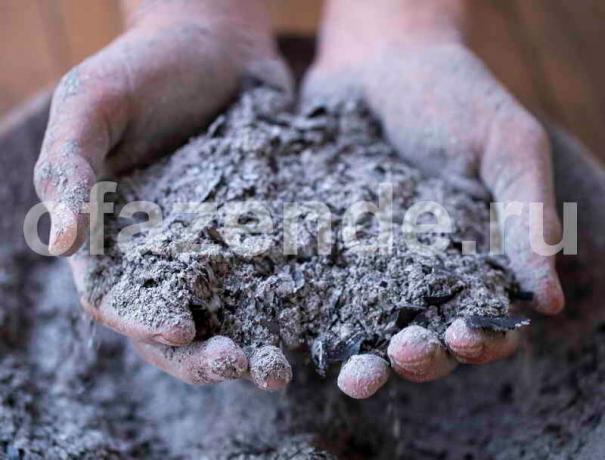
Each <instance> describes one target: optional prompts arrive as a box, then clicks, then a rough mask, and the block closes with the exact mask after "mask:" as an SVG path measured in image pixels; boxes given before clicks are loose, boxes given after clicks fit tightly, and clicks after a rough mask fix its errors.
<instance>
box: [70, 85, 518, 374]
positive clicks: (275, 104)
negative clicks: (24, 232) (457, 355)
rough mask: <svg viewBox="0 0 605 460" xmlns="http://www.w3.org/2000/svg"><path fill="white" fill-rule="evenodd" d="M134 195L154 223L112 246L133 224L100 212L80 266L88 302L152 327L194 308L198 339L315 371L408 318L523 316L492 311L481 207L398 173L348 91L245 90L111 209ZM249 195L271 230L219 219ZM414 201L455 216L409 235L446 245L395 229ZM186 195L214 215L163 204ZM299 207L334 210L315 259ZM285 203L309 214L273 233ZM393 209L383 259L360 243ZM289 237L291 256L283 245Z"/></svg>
mask: <svg viewBox="0 0 605 460" xmlns="http://www.w3.org/2000/svg"><path fill="white" fill-rule="evenodd" d="M385 184H389V185H385ZM389 186H390V187H391V188H390V190H392V209H383V208H381V210H380V211H379V213H378V217H377V216H375V215H374V216H372V215H370V214H365V215H363V216H362V218H361V219H359V220H358V221H357V224H358V225H357V232H356V236H357V239H356V240H355V241H354V243H353V244H351V243H350V242H346V241H345V240H344V239H343V235H342V231H341V230H342V227H343V215H344V214H345V212H346V211H347V209H349V208H350V207H351V205H353V204H355V203H361V202H370V203H374V204H375V205H376V206H379V205H380V203H381V202H382V200H383V199H386V195H387V194H388V193H390V192H389V191H388V190H389V188H388V187H389ZM381 195H382V196H381ZM137 200H145V201H152V202H154V203H156V204H157V205H159V206H160V208H161V209H162V212H163V218H164V219H163V222H162V224H161V225H159V226H156V227H154V228H152V229H145V230H143V231H140V232H139V233H137V234H136V235H135V237H134V238H132V239H130V240H128V241H127V242H125V243H124V244H123V249H124V250H123V251H121V250H120V249H119V248H118V246H117V244H116V234H117V233H118V231H119V230H120V229H122V228H124V227H125V225H129V224H132V223H133V220H129V221H126V220H124V219H117V218H115V217H114V216H106V229H105V231H106V241H107V246H106V255H105V256H98V257H93V258H89V257H88V256H87V255H86V251H87V249H84V250H82V251H80V253H79V255H78V257H83V258H86V259H88V273H87V277H86V280H87V281H86V291H87V294H88V296H89V299H88V300H89V301H90V302H91V303H92V304H93V305H97V304H99V302H100V301H101V299H103V298H104V297H106V296H108V295H109V299H110V300H109V301H110V302H111V305H112V306H113V307H114V308H115V309H116V310H117V311H118V313H119V314H120V315H123V316H124V317H126V318H137V319H139V320H143V321H144V322H146V323H148V324H150V325H155V326H157V325H159V324H166V323H177V322H179V321H181V320H183V319H184V318H190V315H193V317H194V319H195V320H196V327H197V334H198V337H199V338H202V337H208V336H212V335H217V334H219V335H223V336H227V337H230V338H232V339H233V340H234V341H235V342H236V343H237V344H239V345H242V346H244V348H247V349H248V351H249V352H252V350H254V349H256V348H258V347H259V346H261V345H268V344H269V345H278V344H280V343H281V344H284V345H285V346H286V347H288V348H291V349H295V348H300V347H307V348H309V349H310V350H311V352H312V355H313V358H314V361H315V364H316V367H317V368H318V370H320V371H321V372H323V371H325V369H326V368H327V367H328V365H329V364H330V362H333V361H341V360H345V359H346V358H348V357H349V356H351V355H352V354H355V353H359V352H373V353H377V354H379V355H381V356H383V357H384V356H386V348H387V345H388V341H389V339H390V337H391V336H392V335H394V334H395V333H397V332H398V331H399V330H400V329H401V328H402V327H403V326H405V325H407V324H410V323H415V324H421V325H423V326H425V327H427V328H429V329H431V330H433V331H435V332H437V333H438V335H439V337H440V338H443V333H444V331H445V329H446V328H447V326H448V325H449V324H451V323H452V322H453V321H454V320H455V319H456V318H458V317H464V318H467V320H468V323H469V324H471V325H473V324H475V325H478V326H477V327H491V328H495V329H500V330H506V329H511V328H514V327H517V326H518V325H519V324H521V323H520V322H519V321H516V320H505V319H504V318H506V317H507V316H508V313H509V305H510V301H511V296H512V295H513V294H514V292H515V289H516V288H515V283H514V280H513V277H512V275H511V272H510V271H509V269H508V268H507V261H506V259H505V258H502V257H495V256H492V255H489V254H487V249H488V245H489V241H488V233H489V207H488V204H487V203H486V202H484V201H481V200H479V199H477V198H473V197H471V196H469V195H466V194H464V193H461V192H457V191H455V190H453V189H452V188H450V187H449V186H448V185H446V184H445V183H444V182H443V181H442V180H439V179H435V178H426V177H423V176H422V175H421V173H420V172H418V171H417V170H416V169H414V168H412V167H410V166H408V165H407V164H406V163H405V162H404V161H402V160H401V159H400V158H399V157H398V156H397V154H396V152H395V151H394V149H393V148H392V147H391V146H390V145H389V144H388V143H386V142H385V141H384V140H383V138H382V136H381V133H380V130H379V127H378V126H377V124H376V123H375V121H374V120H373V119H372V117H371V116H370V115H369V113H368V111H367V110H366V108H365V107H364V106H363V104H362V103H361V102H359V100H357V99H352V100H350V101H347V102H342V103H337V104H335V103H333V102H331V103H330V104H321V103H320V101H318V103H317V104H315V105H312V106H309V107H308V108H307V110H304V111H301V112H300V113H291V112H290V111H289V106H288V100H287V98H286V97H284V96H283V95H281V94H280V93H279V92H277V91H274V90H271V89H267V88H255V89H251V90H249V91H247V92H245V93H244V94H243V95H242V96H241V98H240V100H239V101H238V102H237V103H236V104H234V106H233V107H232V108H231V109H230V110H229V111H228V112H227V113H226V114H225V115H223V116H221V117H219V118H218V119H217V120H216V121H215V122H214V123H213V124H212V125H211V127H210V128H209V129H208V132H207V133H206V134H204V135H202V136H199V137H197V138H195V139H193V140H192V141H191V142H190V143H189V144H188V145H186V146H185V147H183V148H181V149H180V150H179V151H177V152H176V153H175V154H173V155H172V156H170V157H168V158H167V159H166V160H164V161H162V162H161V163H159V164H156V165H153V166H151V167H149V168H147V169H145V170H141V171H138V172H135V173H133V174H132V175H131V176H128V177H125V178H124V179H123V180H122V181H121V183H120V188H119V197H118V200H117V202H118V204H119V205H123V204H124V203H126V202H131V201H137ZM250 200H252V201H254V202H257V203H262V208H261V209H262V210H263V212H266V213H268V215H269V216H270V217H271V221H272V228H271V231H269V232H256V233H255V232H252V233H246V232H244V233H241V232H240V233H238V231H237V230H236V229H234V228H233V227H229V225H228V221H227V215H228V210H233V209H234V206H240V204H241V203H242V202H245V201H250ZM422 201H433V202H437V203H440V204H441V205H443V206H444V207H445V209H446V210H447V211H448V212H449V214H450V216H451V218H452V223H453V232H452V233H451V234H449V235H433V234H424V235H423V236H422V237H421V240H422V241H423V242H432V241H434V239H435V238H436V237H437V236H440V237H444V236H445V237H446V238H447V240H448V245H447V249H446V250H445V251H444V252H442V253H438V254H420V253H419V252H418V251H416V250H413V249H412V248H411V247H410V246H409V245H408V243H407V242H406V241H405V239H404V238H403V235H402V233H401V224H402V219H403V215H404V213H405V211H406V210H407V209H409V207H410V206H412V205H413V204H415V203H418V202H422ZM188 202H189V203H190V202H195V203H213V205H215V206H216V212H215V213H212V212H211V211H209V210H208V208H206V209H205V210H204V212H205V213H208V214H207V215H202V216H200V215H197V216H194V215H192V214H186V213H184V212H179V210H177V209H175V204H177V203H188ZM311 202H312V203H322V205H325V206H327V208H328V209H329V210H330V211H331V224H332V239H331V240H327V239H326V238H325V237H326V232H320V234H321V235H323V236H322V240H321V241H322V243H325V242H326V241H329V242H330V241H331V244H329V245H328V246H326V245H325V244H324V245H323V246H321V245H320V246H319V247H321V248H322V249H323V250H324V251H323V252H321V253H320V252H319V249H318V248H319V247H318V238H317V234H318V229H319V228H321V226H320V225H319V220H318V218H317V211H318V210H320V208H318V207H317V206H316V205H312V204H306V205H305V203H311ZM237 203H240V204H237ZM287 203H298V204H299V205H303V207H304V206H306V210H305V211H303V212H302V213H299V214H298V215H295V217H294V225H293V226H289V227H286V228H285V227H284V218H283V217H284V212H285V211H284V209H285V208H284V206H285V205H286V204H287ZM119 205H118V209H120V208H121V207H120V206H119ZM247 209H250V208H247ZM253 209H259V208H258V207H257V208H253ZM390 215H392V224H391V229H392V231H393V244H392V248H391V250H390V252H389V251H387V252H386V253H381V252H379V251H373V252H365V253H363V252H360V251H359V250H357V249H358V248H359V246H363V245H365V244H367V243H376V241H377V235H378V233H379V229H380V225H381V223H380V222H382V223H383V224H382V225H384V222H385V221H387V220H389V219H390V217H389V216H390ZM135 217H138V216H135ZM206 217H207V218H206ZM262 217H263V216H262V214H259V213H258V212H256V211H251V212H248V213H247V214H244V215H243V216H240V218H239V220H238V222H239V223H242V222H245V224H246V225H247V226H248V227H247V228H251V226H254V225H256V224H258V223H259V222H260V221H262ZM383 228H385V227H383ZM292 229H293V230H292ZM286 231H287V232H288V233H289V234H290V235H292V236H293V237H294V238H293V239H294V241H295V242H296V247H297V248H298V252H297V254H296V255H291V254H290V255H287V254H285V253H284V233H285V232H286ZM463 241H475V242H476V243H477V251H478V253H477V254H474V255H463V254H462V242H463ZM234 243H236V244H234ZM326 247H328V251H325V248H326Z"/></svg>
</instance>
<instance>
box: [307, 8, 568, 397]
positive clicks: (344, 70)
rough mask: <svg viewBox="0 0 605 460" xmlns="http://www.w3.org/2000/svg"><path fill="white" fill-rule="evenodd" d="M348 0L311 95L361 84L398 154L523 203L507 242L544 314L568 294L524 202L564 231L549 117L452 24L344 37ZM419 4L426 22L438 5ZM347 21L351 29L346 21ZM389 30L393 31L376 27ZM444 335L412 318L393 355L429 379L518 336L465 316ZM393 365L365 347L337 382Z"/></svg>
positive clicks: (549, 232) (418, 377)
mask: <svg viewBox="0 0 605 460" xmlns="http://www.w3.org/2000/svg"><path fill="white" fill-rule="evenodd" d="M406 3H408V2H406V1H405V0H403V1H401V0H399V1H396V0H382V1H381V4H380V6H381V8H382V10H385V11H386V12H387V13H388V14H389V15H390V16H396V14H395V12H394V11H390V9H392V8H395V9H399V10H401V9H404V10H405V8H404V7H402V5H405V4H406ZM412 3H413V2H412ZM446 3H447V4H448V5H452V4H454V3H455V2H452V3H448V2H431V1H427V2H426V3H425V5H428V6H427V8H428V9H429V10H430V8H435V9H436V11H438V10H439V5H444V4H446ZM342 4H343V2H342V1H341V0H333V2H332V4H331V6H329V13H330V12H331V13H332V16H333V22H334V25H332V26H330V24H328V25H326V26H324V30H323V34H324V43H323V44H322V45H320V50H321V53H320V56H319V58H318V60H317V61H316V63H315V65H314V67H313V68H312V69H311V72H310V73H309V75H308V76H307V78H306V81H305V88H304V93H305V97H317V96H318V95H319V94H318V93H324V94H325V93H326V91H329V92H332V93H334V92H337V91H358V92H359V93H360V94H361V95H362V96H363V97H364V98H365V100H366V102H367V103H368V105H369V106H370V108H371V109H372V111H373V112H374V114H375V115H376V116H377V117H378V119H379V120H380V121H381V122H382V124H383V127H384V130H385V132H386V135H387V136H388V138H389V139H390V140H391V142H393V144H394V145H395V146H396V147H397V148H398V150H399V152H400V153H401V155H402V156H403V157H404V158H405V159H406V160H408V161H409V162H411V163H412V164H413V165H415V166H416V167H418V168H420V169H421V170H422V171H423V172H424V173H426V174H429V175H437V176H440V177H442V178H443V179H444V180H446V181H449V182H450V183H451V184H452V185H453V186H455V187H458V188H463V189H464V190H466V191H467V192H468V193H472V194H475V195H480V196H484V197H486V198H487V197H489V194H486V190H485V189H484V188H483V187H482V186H480V185H479V183H478V181H477V180H476V179H477V178H478V179H481V181H482V182H483V184H485V186H486V187H487V189H488V190H487V191H489V192H491V194H492V196H493V197H494V199H495V201H499V202H514V201H516V202H521V203H523V205H524V207H523V209H524V211H523V213H522V215H521V216H520V217H518V218H511V219H508V221H507V222H506V223H505V225H504V227H503V228H502V233H503V234H504V239H505V243H506V244H505V252H506V254H507V255H508V256H509V258H510V261H511V265H512V268H513V270H514V271H515V274H516V276H517V279H518V281H519V282H520V284H521V287H522V289H524V290H526V291H530V292H533V294H534V305H535V308H536V309H537V310H538V311H539V312H542V313H545V314H556V313H558V312H559V311H561V309H562V308H563V305H564V298H563V293H562V290H561V286H560V283H559V280H558V277H557V274H556V271H555V262H554V257H546V256H541V255H539V254H537V253H535V252H534V251H533V250H532V248H531V246H530V240H531V235H530V229H529V225H528V204H529V203H532V202H541V203H543V204H544V215H543V219H544V237H545V241H547V242H549V243H551V244H552V243H553V242H558V241H559V234H560V225H559V220H558V217H557V214H556V210H555V200H554V195H553V184H552V173H551V159H550V147H549V141H548V138H547V135H546V134H545V132H544V130H543V128H542V127H541V126H540V124H539V123H538V122H537V121H536V120H535V119H534V117H533V116H531V115H530V114H529V113H528V112H527V111H526V110H525V109H524V108H523V107H522V106H521V105H520V104H519V103H518V102H517V101H516V100H515V98H514V97H513V96H512V95H510V94H509V93H508V92H507V91H506V90H505V89H504V88H503V87H502V86H501V85H500V84H499V82H498V81H497V80H496V79H495V78H494V77H493V76H492V75H491V73H490V72H489V71H488V70H487V68H486V67H485V66H484V65H483V63H482V62H481V61H480V60H479V59H478V58H477V57H475V56H474V55H473V53H472V52H471V51H469V50H468V49H467V48H466V47H465V46H464V44H463V42H462V40H461V39H460V37H459V34H457V33H456V32H455V31H452V30H443V28H442V27H436V28H432V26H430V27H423V28H421V29H414V30H413V31H411V32H404V33H403V35H401V36H393V35H392V34H391V32H389V30H392V27H391V26H393V24H391V22H392V19H391V17H387V18H385V17H380V18H379V19H376V21H377V22H378V23H379V25H378V26H376V29H377V32H376V34H375V36H368V37H357V40H356V41H355V42H353V41H351V43H355V47H353V46H352V45H347V43H346V40H347V37H348V39H349V40H352V37H349V35H348V34H347V33H346V32H345V31H343V30H342V29H340V28H341V27H343V22H346V18H343V16H346V15H347V14H349V13H347V12H346V10H344V9H342V8H341V7H342V6H343V5H342ZM416 6H418V4H417V3H416ZM375 7H376V10H378V9H379V8H378V6H376V5H375ZM330 8H331V10H332V11H330ZM420 9H422V8H420ZM366 13H367V14H364V15H362V16H363V17H364V20H365V21H366V22H365V24H366V25H365V27H366V30H367V29H372V25H371V24H370V25H368V22H371V21H372V20H373V19H372V14H374V13H373V12H372V11H367V12H366ZM383 13H384V11H383ZM403 13H405V12H403ZM350 14H351V15H354V13H350ZM357 14H359V12H357ZM376 14H379V13H376ZM398 14H402V11H398ZM422 14H423V15H424V16H423V17H422V18H423V20H424V22H425V23H429V24H430V23H431V21H430V20H427V17H430V14H431V12H430V11H423V12H422ZM334 18H338V19H334ZM422 18H419V20H420V19H422ZM414 24H416V22H415V23H414ZM348 28H349V29H353V30H356V29H355V27H352V26H351V24H349V25H348ZM333 29H337V30H336V31H335V30H333ZM396 29H397V30H402V29H404V27H403V26H401V27H398V28H396ZM398 33H399V32H393V34H395V35H397V34H398ZM370 35H371V33H370ZM384 35H387V36H388V43H384V42H383V41H382V38H380V37H383V36H384ZM376 37H379V38H376ZM330 40H331V42H330ZM358 44H361V45H359V46H357V45H358ZM360 48H361V49H360ZM532 231H533V229H532ZM541 236H542V235H539V237H541ZM445 342H446V344H447V349H446V348H445V347H444V346H443V345H442V344H441V342H440V340H439V339H438V337H437V336H436V334H435V333H433V332H432V331H429V330H427V329H424V328H422V327H419V326H410V327H407V328H405V329H404V330H402V331H400V332H399V333H398V334H396V335H395V336H394V337H393V338H392V340H391V342H390V345H389V348H388V356H389V359H390V361H391V365H392V367H393V368H394V370H395V371H396V372H397V373H398V374H399V375H400V376H402V377H404V378H406V379H409V380H412V381H415V382H422V381H428V380H433V379H437V378H440V377H443V376H445V375H447V374H448V373H450V372H451V371H452V370H453V369H454V367H455V366H456V362H463V363H473V364H482V363H487V362H490V361H494V360H496V359H500V358H503V357H506V356H508V355H510V354H511V353H513V352H514V350H515V349H516V347H517V345H518V343H519V337H518V332H517V331H511V332H507V333H494V332H488V331H483V330H477V329H471V328H469V327H468V326H467V325H466V324H465V322H464V320H462V319H458V320H456V321H454V322H453V323H452V324H451V325H450V326H449V328H448V329H447V331H446V333H445ZM387 372H388V371H387V363H385V362H384V361H382V360H380V359H379V358H377V357H375V356H371V355H359V356H357V357H355V359H353V360H350V361H349V362H347V363H346V364H345V365H344V366H343V368H342V370H341V373H340V376H339V386H340V387H341V389H343V391H345V393H347V394H349V395H350V396H353V397H357V398H364V397H368V396H370V395H371V394H373V393H374V392H375V391H377V389H378V388H379V387H380V386H382V385H383V384H384V383H385V382H386V380H387V376H388V373H387Z"/></svg>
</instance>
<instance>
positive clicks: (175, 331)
mask: <svg viewBox="0 0 605 460" xmlns="http://www.w3.org/2000/svg"><path fill="white" fill-rule="evenodd" d="M69 263H70V266H71V269H72V273H73V275H74V281H75V284H76V288H77V290H78V293H80V303H81V305H82V308H83V309H84V311H86V313H88V314H89V315H90V316H91V318H92V319H93V320H94V321H96V322H98V323H100V324H102V325H104V326H106V327H109V328H110V329H113V330H114V331H116V332H117V333H118V334H121V335H125V336H127V337H130V338H132V339H134V340H137V341H144V342H156V343H160V344H165V345H172V346H181V345H186V344H188V343H191V342H192V341H193V339H194V338H195V333H196V330H195V323H194V321H193V316H192V314H191V312H190V310H189V309H188V308H187V306H185V305H182V306H179V305H176V306H174V305H171V306H170V308H168V307H166V308H165V309H161V310H160V311H159V310H158V308H159V307H158V303H156V302H149V303H146V302H139V303H138V304H133V305H129V306H127V307H128V308H124V309H123V310H122V311H118V310H117V309H116V307H115V306H114V301H113V300H114V299H113V293H112V291H110V292H109V293H107V294H106V295H105V296H103V298H102V300H101V301H100V302H99V303H98V305H93V303H92V302H91V300H90V298H89V297H90V293H88V292H87V289H88V288H87V287H86V282H85V279H84V274H85V273H87V269H86V260H85V259H84V258H82V257H78V256H77V255H76V256H72V257H70V258H69ZM137 305H138V308H137Z"/></svg>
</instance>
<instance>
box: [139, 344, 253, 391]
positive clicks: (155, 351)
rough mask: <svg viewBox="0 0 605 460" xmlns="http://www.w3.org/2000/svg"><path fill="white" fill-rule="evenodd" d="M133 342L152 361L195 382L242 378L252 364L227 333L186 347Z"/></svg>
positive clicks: (145, 358) (180, 376) (187, 381)
mask: <svg viewBox="0 0 605 460" xmlns="http://www.w3.org/2000/svg"><path fill="white" fill-rule="evenodd" d="M133 345H134V347H135V349H136V350H137V352H138V353H139V355H140V356H141V357H142V358H143V359H144V360H145V361H147V362H148V363H149V364H151V365H153V366H155V367H158V368H160V369H162V370H163V371H164V372H166V373H168V374H170V375H172V376H173V377H176V378H177V379H180V380H182V381H184V382H186V383H190V384H192V385H199V384H209V383H219V382H223V381H225V380H234V379H238V378H240V377H242V376H243V375H244V374H245V372H246V369H247V368H248V360H247V359H246V355H245V354H244V352H243V350H242V349H241V348H240V347H238V346H237V345H236V344H235V343H234V342H233V341H232V340H231V339H229V338H227V337H222V336H215V337H212V338H211V339H209V340H207V341H205V342H197V343H194V344H191V345H187V346H184V347H171V346H166V345H160V344H152V343H146V342H139V341H133Z"/></svg>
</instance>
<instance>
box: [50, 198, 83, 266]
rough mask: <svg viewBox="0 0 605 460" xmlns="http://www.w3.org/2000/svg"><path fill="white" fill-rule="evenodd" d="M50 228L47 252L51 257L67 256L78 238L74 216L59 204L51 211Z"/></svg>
mask: <svg viewBox="0 0 605 460" xmlns="http://www.w3.org/2000/svg"><path fill="white" fill-rule="evenodd" d="M50 214H51V226H50V236H49V244H48V252H49V253H50V254H51V255H53V256H62V255H65V254H67V253H68V252H69V251H70V250H71V249H72V248H73V246H74V244H75V242H76V238H77V236H78V222H77V219H76V216H75V215H74V213H73V212H71V211H70V210H69V209H68V208H67V207H66V206H65V205H61V204H60V203H59V204H58V205H56V206H54V207H53V208H52V210H51V213H50Z"/></svg>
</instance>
